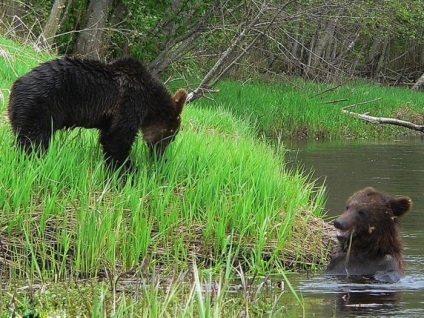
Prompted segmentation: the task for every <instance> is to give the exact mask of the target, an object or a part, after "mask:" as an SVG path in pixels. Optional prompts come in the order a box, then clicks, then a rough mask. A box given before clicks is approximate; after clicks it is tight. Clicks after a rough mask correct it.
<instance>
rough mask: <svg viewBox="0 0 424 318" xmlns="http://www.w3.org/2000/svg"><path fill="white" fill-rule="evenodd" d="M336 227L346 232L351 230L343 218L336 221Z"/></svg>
mask: <svg viewBox="0 0 424 318" xmlns="http://www.w3.org/2000/svg"><path fill="white" fill-rule="evenodd" d="M334 227H335V228H336V229H338V230H342V231H345V230H348V229H349V227H348V225H347V222H346V221H345V220H344V219H342V218H341V217H339V218H337V219H336V220H335V221H334Z"/></svg>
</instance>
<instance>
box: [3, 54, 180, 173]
mask: <svg viewBox="0 0 424 318" xmlns="http://www.w3.org/2000/svg"><path fill="white" fill-rule="evenodd" d="M186 97H187V93H186V92H185V91H184V90H179V91H177V93H176V94H175V96H171V95H170V94H169V93H168V91H167V90H166V88H165V86H164V85H163V84H162V83H160V82H159V81H157V80H156V79H155V78H154V77H152V76H151V74H150V73H149V72H148V71H147V69H146V68H145V67H144V66H143V65H142V63H140V62H138V61H137V60H135V59H132V58H124V59H120V60H117V61H115V62H113V63H111V64H104V63H101V62H99V61H94V60H81V59H76V58H62V59H56V60H53V61H49V62H46V63H44V64H41V65H40V66H38V67H36V68H34V69H33V70H32V71H30V72H29V73H27V74H25V75H24V76H22V77H20V78H18V79H17V80H16V81H15V82H14V84H13V86H12V89H11V94H10V99H9V107H8V111H9V118H10V122H11V125H12V129H13V132H14V133H15V134H16V136H17V142H18V145H19V146H20V147H22V148H24V149H25V151H27V152H32V151H34V150H36V149H37V150H38V149H40V150H41V151H45V150H47V149H48V147H49V142H50V138H51V136H52V134H53V133H54V132H55V131H57V130H59V129H64V128H74V127H83V128H97V129H99V130H100V136H99V142H100V144H101V145H102V147H103V152H104V157H105V160H106V163H107V165H108V166H112V167H114V168H116V167H118V166H121V165H122V164H123V163H124V162H126V165H127V166H130V163H129V161H127V158H128V155H129V153H130V150H131V147H132V144H133V142H134V140H135V138H136V135H137V134H138V131H139V130H141V131H142V132H143V139H144V141H145V142H146V143H147V144H148V146H149V148H150V149H151V151H152V153H153V152H156V154H157V155H161V154H162V153H163V151H164V150H165V148H166V147H167V145H168V144H169V143H170V142H171V141H172V140H173V139H174V137H175V135H176V133H177V132H178V129H179V126H180V123H181V118H180V114H181V111H182V109H183V105H184V102H185V100H186Z"/></svg>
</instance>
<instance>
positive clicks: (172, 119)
mask: <svg viewBox="0 0 424 318" xmlns="http://www.w3.org/2000/svg"><path fill="white" fill-rule="evenodd" d="M186 99H187V92H186V91H185V90H184V89H182V88H180V89H179V90H177V92H176V93H175V95H174V96H173V97H172V101H171V105H170V107H169V109H168V111H167V112H166V113H165V116H166V117H165V118H161V119H158V118H154V119H153V120H147V123H146V124H145V125H143V127H142V131H143V139H144V141H146V143H147V145H148V146H149V149H150V151H151V153H152V154H154V155H156V156H158V157H159V156H161V155H162V154H163V153H164V151H165V149H166V147H168V145H169V144H170V143H171V142H172V141H173V140H174V139H175V136H176V135H177V134H178V131H179V129H180V125H181V112H182V111H183V107H184V104H185V101H186Z"/></svg>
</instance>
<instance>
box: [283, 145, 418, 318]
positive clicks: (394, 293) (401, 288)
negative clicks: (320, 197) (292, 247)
mask: <svg viewBox="0 0 424 318" xmlns="http://www.w3.org/2000/svg"><path fill="white" fill-rule="evenodd" d="M289 148H290V149H291V150H292V151H291V152H290V154H289V155H288V158H287V160H288V164H289V165H291V166H299V165H301V166H303V167H304V169H305V170H306V171H312V176H313V178H315V179H318V182H319V183H320V184H323V185H324V186H325V187H326V189H327V194H328V195H327V204H326V208H327V210H328V215H329V216H330V217H335V216H337V215H338V214H340V213H341V212H342V211H343V209H344V206H345V203H346V200H347V198H348V197H349V196H350V195H351V194H352V193H353V192H355V191H357V190H359V189H361V188H364V187H366V186H372V187H375V188H377V189H379V190H382V191H384V192H387V193H389V194H391V195H407V196H409V197H411V198H412V201H413V203H414V206H413V208H412V210H411V211H409V212H408V213H407V214H405V215H404V216H403V217H402V218H401V220H400V223H401V233H402V240H403V243H404V248H405V251H404V255H405V263H406V277H405V278H403V279H402V280H401V281H400V282H399V283H395V284H376V283H373V282H369V281H361V282H357V281H347V280H340V279H335V278H331V277H327V276H324V275H322V274H321V273H318V274H315V275H314V276H313V277H306V275H299V276H298V277H297V279H296V278H295V279H293V278H291V280H292V281H293V284H294V285H295V288H296V290H297V291H299V292H300V293H301V294H302V296H303V299H304V301H305V312H306V315H307V316H314V314H315V316H316V317H371V316H374V317H382V316H396V317H424V222H423V218H424V138H414V139H402V140H394V141H390V142H378V143H370V142H357V141H356V142H353V141H352V142H346V141H345V142H337V143H308V144H303V145H299V144H297V145H290V146H289ZM288 314H290V312H289V313H288ZM292 315H293V316H296V315H298V313H297V312H295V311H293V312H292ZM290 316H291V315H290Z"/></svg>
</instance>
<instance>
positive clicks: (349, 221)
mask: <svg viewBox="0 0 424 318" xmlns="http://www.w3.org/2000/svg"><path fill="white" fill-rule="evenodd" d="M411 206H412V201H411V199H410V198H408V197H399V198H393V197H389V196H387V195H385V194H383V193H381V192H379V191H377V190H375V189H374V188H371V187H368V188H365V189H362V190H360V191H358V192H356V193H354V194H353V195H352V196H351V197H350V198H349V200H348V201H347V206H346V210H345V211H344V212H343V214H342V215H341V216H340V217H339V218H337V219H336V220H335V221H334V226H335V228H336V229H337V239H338V241H339V246H338V247H337V249H336V250H335V254H334V256H333V257H332V259H331V261H330V263H329V264H328V266H327V269H326V274H328V275H343V276H365V277H367V276H369V277H374V278H375V279H376V280H378V281H382V282H396V281H398V280H399V279H400V278H401V277H402V276H403V275H404V265H403V257H402V242H401V240H400V236H399V224H398V218H399V217H400V216H402V215H404V214H405V213H406V212H407V211H408V210H409V209H410V208H411Z"/></svg>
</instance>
